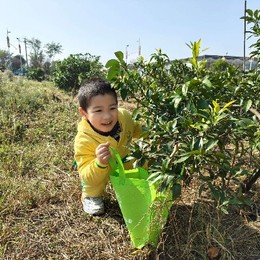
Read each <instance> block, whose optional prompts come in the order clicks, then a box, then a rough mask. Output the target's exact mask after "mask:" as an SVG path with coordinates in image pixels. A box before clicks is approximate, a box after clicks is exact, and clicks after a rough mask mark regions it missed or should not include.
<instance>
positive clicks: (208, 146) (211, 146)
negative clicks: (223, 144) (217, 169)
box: [205, 139, 218, 152]
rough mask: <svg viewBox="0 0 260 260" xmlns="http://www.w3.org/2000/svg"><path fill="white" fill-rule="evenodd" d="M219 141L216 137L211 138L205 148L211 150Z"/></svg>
mask: <svg viewBox="0 0 260 260" xmlns="http://www.w3.org/2000/svg"><path fill="white" fill-rule="evenodd" d="M217 143H218V140H217V139H215V140H209V141H208V142H207V143H206V145H205V150H206V152H207V151H209V150H211V149H212V148H213V147H214V146H215V145H216V144H217Z"/></svg>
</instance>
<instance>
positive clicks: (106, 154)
mask: <svg viewBox="0 0 260 260" xmlns="http://www.w3.org/2000/svg"><path fill="white" fill-rule="evenodd" d="M109 145H110V143H108V142H107V143H105V144H100V145H99V146H98V147H97V148H96V156H97V159H98V162H99V163H100V164H104V165H107V164H108V161H109V158H110V156H111V154H110V150H109Z"/></svg>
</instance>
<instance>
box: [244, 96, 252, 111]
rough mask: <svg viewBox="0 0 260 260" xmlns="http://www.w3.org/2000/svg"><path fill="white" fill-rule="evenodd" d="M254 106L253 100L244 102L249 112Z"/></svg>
mask: <svg viewBox="0 0 260 260" xmlns="http://www.w3.org/2000/svg"><path fill="white" fill-rule="evenodd" d="M251 106H252V100H250V99H249V100H247V101H246V102H245V103H244V109H245V111H246V112H247V111H248V110H249V109H250V108H251Z"/></svg>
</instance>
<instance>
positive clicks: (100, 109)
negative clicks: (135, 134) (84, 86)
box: [79, 94, 118, 133]
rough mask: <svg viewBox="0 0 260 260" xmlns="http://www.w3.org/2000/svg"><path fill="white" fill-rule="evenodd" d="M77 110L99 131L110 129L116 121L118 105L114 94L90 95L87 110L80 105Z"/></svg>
mask: <svg viewBox="0 0 260 260" xmlns="http://www.w3.org/2000/svg"><path fill="white" fill-rule="evenodd" d="M79 111H80V113H81V115H82V116H83V117H84V118H85V119H87V120H88V121H89V122H90V123H91V124H92V126H93V127H94V128H96V129H97V130H99V131H101V132H105V133H106V132H109V131H111V130H112V129H113V127H114V126H115V125H116V123H117V121H118V106H117V103H116V100H115V98H114V96H112V95H110V94H105V95H97V96H94V97H92V98H91V100H90V102H89V106H88V108H87V112H85V111H84V110H83V109H82V108H81V107H80V108H79Z"/></svg>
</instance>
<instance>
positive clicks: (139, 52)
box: [138, 38, 141, 57]
mask: <svg viewBox="0 0 260 260" xmlns="http://www.w3.org/2000/svg"><path fill="white" fill-rule="evenodd" d="M138 56H139V57H140V56H141V44H140V38H139V39H138Z"/></svg>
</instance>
